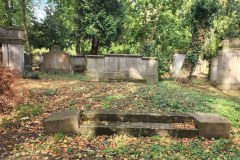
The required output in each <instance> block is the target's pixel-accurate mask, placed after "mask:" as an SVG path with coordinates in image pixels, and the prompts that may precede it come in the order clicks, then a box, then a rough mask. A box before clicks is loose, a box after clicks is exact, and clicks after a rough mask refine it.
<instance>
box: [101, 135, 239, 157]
mask: <svg viewBox="0 0 240 160" xmlns="http://www.w3.org/2000/svg"><path fill="white" fill-rule="evenodd" d="M104 152H105V153H106V157H109V158H113V157H115V158H116V157H119V158H120V157H121V158H124V159H156V160H157V159H176V160H177V159H238V158H239V156H240V152H239V148H238V147H237V146H235V145H233V143H232V142H231V141H229V140H223V139H220V140H216V141H212V142H209V144H208V145H206V144H204V143H203V142H202V141H201V140H198V139H197V140H192V141H188V142H181V141H174V140H173V141H171V144H169V145H165V144H161V143H160V142H155V144H154V143H151V144H143V143H141V142H136V143H134V144H130V145H121V146H117V147H110V146H109V147H107V148H106V149H105V150H104Z"/></svg>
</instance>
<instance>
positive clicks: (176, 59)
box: [172, 53, 186, 78]
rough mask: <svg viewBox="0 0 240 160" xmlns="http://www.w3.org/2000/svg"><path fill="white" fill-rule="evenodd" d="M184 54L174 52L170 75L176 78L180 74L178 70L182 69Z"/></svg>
mask: <svg viewBox="0 0 240 160" xmlns="http://www.w3.org/2000/svg"><path fill="white" fill-rule="evenodd" d="M185 57H186V55H185V54H178V53H176V54H174V55H173V65H172V75H173V77H175V78H177V77H179V76H180V71H181V69H182V66H183V63H184V60H185Z"/></svg>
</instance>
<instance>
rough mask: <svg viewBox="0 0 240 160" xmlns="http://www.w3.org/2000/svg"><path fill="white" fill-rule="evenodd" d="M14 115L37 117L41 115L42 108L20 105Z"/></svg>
mask: <svg viewBox="0 0 240 160" xmlns="http://www.w3.org/2000/svg"><path fill="white" fill-rule="evenodd" d="M16 113H17V116H18V117H30V116H38V115H40V114H41V113H42V107H39V106H34V105H31V104H22V105H19V106H18V107H17V109H16Z"/></svg>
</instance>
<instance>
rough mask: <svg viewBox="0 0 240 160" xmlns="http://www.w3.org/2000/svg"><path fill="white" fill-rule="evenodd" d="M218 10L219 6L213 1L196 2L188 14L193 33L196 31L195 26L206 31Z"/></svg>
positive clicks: (202, 0)
mask: <svg viewBox="0 0 240 160" xmlns="http://www.w3.org/2000/svg"><path fill="white" fill-rule="evenodd" d="M218 10H219V4H218V2H216V1H215V0H196V1H195V2H194V3H193V5H192V8H191V12H190V13H191V21H192V23H193V29H194V31H196V30H195V29H197V28H196V27H197V26H200V27H201V28H202V29H208V28H209V27H210V26H211V25H212V21H213V16H214V15H215V14H216V13H217V12H218Z"/></svg>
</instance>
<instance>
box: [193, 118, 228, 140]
mask: <svg viewBox="0 0 240 160" xmlns="http://www.w3.org/2000/svg"><path fill="white" fill-rule="evenodd" d="M191 115H192V116H193V118H194V119H195V120H194V123H195V125H196V127H197V128H198V129H199V136H200V137H205V138H230V130H231V123H230V121H229V120H227V119H226V118H222V117H220V116H219V115H218V114H214V113H192V114H191Z"/></svg>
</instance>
